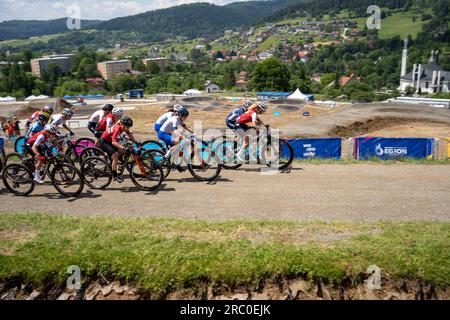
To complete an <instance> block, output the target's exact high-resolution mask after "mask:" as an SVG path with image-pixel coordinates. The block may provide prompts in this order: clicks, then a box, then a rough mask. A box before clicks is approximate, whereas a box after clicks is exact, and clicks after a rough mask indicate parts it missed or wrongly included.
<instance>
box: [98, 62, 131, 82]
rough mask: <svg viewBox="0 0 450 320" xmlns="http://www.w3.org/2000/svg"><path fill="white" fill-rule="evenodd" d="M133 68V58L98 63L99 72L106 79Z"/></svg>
mask: <svg viewBox="0 0 450 320" xmlns="http://www.w3.org/2000/svg"><path fill="white" fill-rule="evenodd" d="M131 68H132V64H131V60H115V61H105V62H99V63H98V64H97V69H98V72H100V73H101V75H102V77H103V79H105V80H111V79H112V78H114V77H115V76H117V75H119V74H121V73H124V72H127V71H129V70H131Z"/></svg>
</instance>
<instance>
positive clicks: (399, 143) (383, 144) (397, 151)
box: [355, 137, 434, 160]
mask: <svg viewBox="0 0 450 320" xmlns="http://www.w3.org/2000/svg"><path fill="white" fill-rule="evenodd" d="M433 145H434V139H433V138H375V137H367V138H356V139H355V148H356V152H355V153H356V155H357V157H358V159H369V158H372V157H377V158H379V159H382V160H389V159H395V158H419V159H420V158H431V157H432V156H433Z"/></svg>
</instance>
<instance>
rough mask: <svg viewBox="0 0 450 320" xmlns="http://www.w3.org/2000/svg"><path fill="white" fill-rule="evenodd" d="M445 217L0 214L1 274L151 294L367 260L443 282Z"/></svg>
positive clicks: (319, 273)
mask: <svg viewBox="0 0 450 320" xmlns="http://www.w3.org/2000/svg"><path fill="white" fill-rule="evenodd" d="M449 247H450V223H435V222H421V221H418V222H407V223H403V222H402V223H400V222H399V223H396V222H380V223H345V222H335V223H324V222H288V221H286V222H275V221H270V222H267V221H227V222H206V221H200V220H183V219H164V218H151V219H150V218H140V219H134V218H133V219H131V218H130V219H125V218H113V217H68V216H54V215H44V214H2V215H0V280H4V279H7V278H11V277H15V276H18V277H22V278H23V279H24V280H25V281H29V282H32V283H34V284H35V285H39V284H43V283H48V282H52V281H55V282H56V283H61V282H64V281H65V279H66V277H67V276H68V274H66V270H67V267H68V266H70V265H78V266H80V268H81V270H82V273H83V276H93V277H96V276H102V275H103V276H106V277H108V278H114V279H119V280H125V281H127V282H131V283H133V284H135V285H137V286H139V287H141V288H144V289H150V290H152V291H155V292H162V291H166V290H169V291H170V290H174V289H178V288H182V287H185V286H189V285H192V284H195V283H196V282H198V281H201V280H208V281H213V282H225V283H227V284H229V285H233V284H244V283H247V284H251V283H255V281H258V280H260V279H264V278H271V277H274V276H277V275H278V276H279V275H282V276H286V277H296V276H299V275H304V274H308V276H309V277H321V278H323V279H328V280H337V281H339V280H341V279H343V278H344V277H345V276H346V275H350V276H352V275H358V274H359V273H361V272H365V271H366V269H367V268H368V267H369V266H370V265H373V264H375V265H377V266H379V267H380V268H381V270H382V274H384V275H386V274H388V275H389V277H390V278H394V279H395V278H414V279H417V278H423V279H424V280H425V281H430V282H433V283H435V284H437V285H440V286H448V285H449V284H450V268H449V265H450V251H449V250H448V248H449Z"/></svg>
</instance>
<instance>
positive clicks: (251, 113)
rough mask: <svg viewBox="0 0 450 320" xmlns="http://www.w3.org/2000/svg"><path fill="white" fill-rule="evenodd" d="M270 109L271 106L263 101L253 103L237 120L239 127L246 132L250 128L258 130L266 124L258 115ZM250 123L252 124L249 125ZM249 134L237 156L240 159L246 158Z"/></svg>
mask: <svg viewBox="0 0 450 320" xmlns="http://www.w3.org/2000/svg"><path fill="white" fill-rule="evenodd" d="M268 109H269V107H268V106H267V105H266V104H265V103H262V102H259V103H257V104H256V105H253V106H252V107H250V108H249V109H248V111H247V112H245V113H244V114H243V115H242V116H240V117H239V118H238V120H237V124H238V129H242V130H243V131H244V132H245V131H247V130H249V129H256V130H258V126H259V125H264V123H263V122H262V121H261V119H260V118H259V117H258V115H260V114H263V113H264V112H266V111H267V110H268ZM249 124H250V125H249ZM249 140H250V139H249V136H248V135H246V136H245V139H244V144H243V146H242V148H241V149H240V150H239V151H238V153H237V157H238V159H239V160H241V161H243V159H244V153H245V150H246V149H247V147H248V145H249Z"/></svg>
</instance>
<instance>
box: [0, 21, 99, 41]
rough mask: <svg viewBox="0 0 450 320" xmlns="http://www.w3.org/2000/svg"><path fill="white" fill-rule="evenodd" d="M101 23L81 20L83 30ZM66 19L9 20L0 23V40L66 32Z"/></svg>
mask: <svg viewBox="0 0 450 320" xmlns="http://www.w3.org/2000/svg"><path fill="white" fill-rule="evenodd" d="M100 22H101V21H98V20H82V21H81V27H82V28H83V29H92V28H95V27H96V26H97V25H98V24H99V23H100ZM66 23H67V18H61V19H54V20H46V21H41V20H26V21H24V20H11V21H4V22H0V39H1V40H11V39H24V38H30V37H36V36H44V35H49V34H55V33H64V32H68V31H69V30H68V29H67V24H66Z"/></svg>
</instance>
